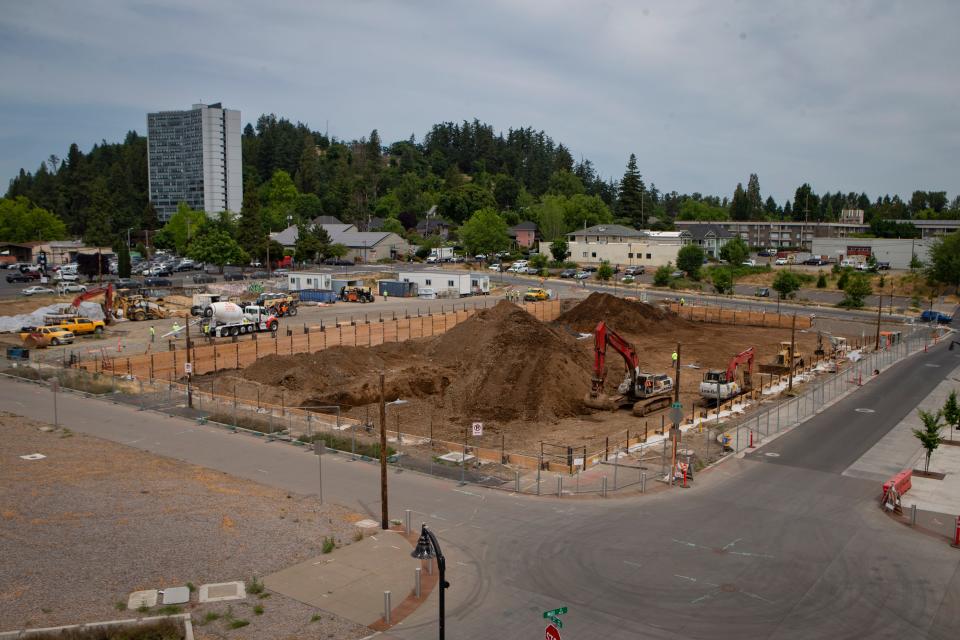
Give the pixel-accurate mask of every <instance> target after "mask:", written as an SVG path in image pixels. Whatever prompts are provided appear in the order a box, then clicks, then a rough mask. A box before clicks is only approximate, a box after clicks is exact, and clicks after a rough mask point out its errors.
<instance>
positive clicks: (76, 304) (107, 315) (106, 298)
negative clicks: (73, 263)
mask: <svg viewBox="0 0 960 640" xmlns="http://www.w3.org/2000/svg"><path fill="white" fill-rule="evenodd" d="M101 295H102V296H103V315H104V320H103V321H104V322H105V323H107V324H110V323H111V322H113V285H112V284H107V285H106V286H104V287H97V288H96V289H90V290H89V291H84V292H83V293H81V294H80V295H78V296H77V297H76V298H74V299H73V302H72V303H71V304H70V308H71V309H73V310H74V312H77V311H79V309H80V303H81V302H86V301H87V300H92V299H93V298H96V297H97V296H101Z"/></svg>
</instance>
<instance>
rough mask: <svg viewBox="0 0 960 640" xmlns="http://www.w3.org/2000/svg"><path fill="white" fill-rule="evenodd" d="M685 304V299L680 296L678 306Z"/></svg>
mask: <svg viewBox="0 0 960 640" xmlns="http://www.w3.org/2000/svg"><path fill="white" fill-rule="evenodd" d="M685 304H687V301H686V300H684V299H683V298H680V306H681V307H682V306H683V305H685Z"/></svg>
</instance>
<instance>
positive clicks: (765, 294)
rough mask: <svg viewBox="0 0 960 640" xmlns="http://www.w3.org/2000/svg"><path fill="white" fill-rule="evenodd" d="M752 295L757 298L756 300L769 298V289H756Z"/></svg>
mask: <svg viewBox="0 0 960 640" xmlns="http://www.w3.org/2000/svg"><path fill="white" fill-rule="evenodd" d="M753 295H755V296H757V297H758V298H769V297H770V289H769V288H768V287H757V290H756V292H754V294H753Z"/></svg>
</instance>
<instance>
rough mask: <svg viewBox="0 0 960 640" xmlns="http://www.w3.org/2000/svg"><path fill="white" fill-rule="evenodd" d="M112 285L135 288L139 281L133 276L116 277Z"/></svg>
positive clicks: (118, 287) (119, 287)
mask: <svg viewBox="0 0 960 640" xmlns="http://www.w3.org/2000/svg"><path fill="white" fill-rule="evenodd" d="M114 286H116V288H117V289H137V288H138V287H139V286H140V281H139V280H134V279H133V278H118V279H117V281H116V283H114Z"/></svg>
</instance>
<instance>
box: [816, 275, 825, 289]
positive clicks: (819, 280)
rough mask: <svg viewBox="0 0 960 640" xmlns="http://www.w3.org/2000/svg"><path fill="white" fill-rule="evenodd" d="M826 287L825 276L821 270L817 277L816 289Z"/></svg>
mask: <svg viewBox="0 0 960 640" xmlns="http://www.w3.org/2000/svg"><path fill="white" fill-rule="evenodd" d="M826 288H827V276H826V274H824V273H823V272H822V271H821V272H820V275H819V276H818V277H817V289H826Z"/></svg>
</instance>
